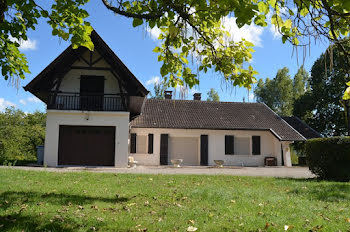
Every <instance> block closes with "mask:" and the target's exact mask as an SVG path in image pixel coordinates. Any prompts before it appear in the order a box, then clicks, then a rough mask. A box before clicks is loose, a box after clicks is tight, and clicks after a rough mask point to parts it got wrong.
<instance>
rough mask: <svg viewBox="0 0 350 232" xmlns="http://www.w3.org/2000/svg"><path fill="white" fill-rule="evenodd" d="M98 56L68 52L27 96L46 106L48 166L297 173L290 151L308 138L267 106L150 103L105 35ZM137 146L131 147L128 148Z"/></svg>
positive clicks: (97, 42)
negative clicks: (268, 164)
mask: <svg viewBox="0 0 350 232" xmlns="http://www.w3.org/2000/svg"><path fill="white" fill-rule="evenodd" d="M91 38H92V41H93V43H94V44H95V50H94V52H90V51H88V50H87V49H86V48H82V47H81V48H78V49H76V50H74V49H72V47H71V46H70V47H68V48H67V49H66V50H65V51H64V52H63V53H62V54H61V55H60V56H59V57H58V58H56V59H55V60H54V61H53V62H52V63H51V64H50V65H49V66H47V67H46V68H45V69H44V70H43V71H42V72H41V73H40V74H39V75H38V76H37V77H35V78H34V79H33V80H32V81H31V82H30V83H29V84H28V85H27V86H25V87H24V88H25V90H27V91H30V92H31V93H32V94H34V95H35V96H37V97H38V98H39V99H41V100H42V101H43V102H45V103H46V104H47V121H46V137H45V151H44V164H46V165H48V166H58V165H89V166H116V167H125V166H127V162H128V156H129V155H130V156H134V158H135V160H137V161H139V163H140V164H143V165H166V164H168V163H169V161H170V160H171V159H174V158H177V159H179V158H181V159H183V160H184V165H213V164H214V160H225V161H226V162H225V164H227V165H240V166H241V165H244V166H263V165H264V158H265V157H275V159H276V160H277V165H285V166H291V159H290V152H289V144H290V143H293V141H300V140H305V138H304V137H303V136H302V135H301V134H300V133H299V132H297V131H296V130H295V129H293V128H292V127H291V126H290V125H289V124H288V123H286V122H285V121H284V120H283V119H282V118H281V117H279V116H278V115H277V114H275V113H274V112H273V111H272V110H271V109H270V108H269V107H267V106H266V105H265V104H262V103H235V102H207V101H201V100H200V94H195V95H194V97H195V98H194V100H190V101H189V100H172V99H171V92H169V91H168V92H167V93H166V98H167V99H164V100H156V99H146V96H147V94H148V91H147V90H146V89H145V87H144V86H143V85H142V84H141V83H140V82H139V81H138V80H137V79H136V77H135V76H134V75H133V74H132V73H131V72H130V71H129V70H128V68H127V67H126V66H125V65H124V64H123V63H122V62H121V61H120V60H119V58H118V57H117V56H116V55H115V54H114V53H113V51H112V50H111V49H110V48H109V47H108V46H107V45H106V44H105V42H104V41H103V40H102V39H101V38H100V36H99V35H98V34H97V33H96V32H95V31H93V32H92V34H91ZM129 144H130V146H129Z"/></svg>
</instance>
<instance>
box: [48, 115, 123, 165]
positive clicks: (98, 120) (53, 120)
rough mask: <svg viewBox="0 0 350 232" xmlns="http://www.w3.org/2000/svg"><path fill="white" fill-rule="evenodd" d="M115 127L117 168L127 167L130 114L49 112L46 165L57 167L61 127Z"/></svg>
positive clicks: (115, 163)
mask: <svg viewBox="0 0 350 232" xmlns="http://www.w3.org/2000/svg"><path fill="white" fill-rule="evenodd" d="M60 125H69V126H113V127H115V128H116V130H115V162H114V165H115V166H116V167H126V166H127V159H128V137H129V112H105V111H86V112H83V111H62V110H47V118H46V136H45V151H44V164H45V165H47V166H57V164H58V147H59V127H60Z"/></svg>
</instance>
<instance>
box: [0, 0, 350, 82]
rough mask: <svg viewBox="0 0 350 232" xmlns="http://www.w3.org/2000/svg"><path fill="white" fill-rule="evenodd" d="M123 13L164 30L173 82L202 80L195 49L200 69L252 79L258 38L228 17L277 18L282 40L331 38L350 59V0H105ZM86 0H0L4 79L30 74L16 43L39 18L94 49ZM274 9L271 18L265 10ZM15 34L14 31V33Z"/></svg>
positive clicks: (248, 20)
mask: <svg viewBox="0 0 350 232" xmlns="http://www.w3.org/2000/svg"><path fill="white" fill-rule="evenodd" d="M101 1H102V3H103V4H104V6H105V7H106V8H107V9H109V10H111V11H113V12H114V13H116V14H118V15H122V16H125V17H129V18H133V23H132V25H133V26H134V27H137V26H140V25H145V26H148V27H150V28H154V27H158V28H159V29H160V30H161V34H160V36H159V40H161V46H159V47H158V46H157V47H156V48H155V49H154V52H156V53H159V56H158V60H159V61H160V62H163V64H162V66H161V69H160V72H161V75H162V77H163V78H164V79H165V81H166V82H169V83H170V85H171V86H172V87H176V86H177V85H181V86H182V85H188V86H189V87H190V88H191V87H193V86H194V85H197V84H198V83H199V78H198V74H197V69H195V71H192V69H191V68H190V67H189V62H188V60H189V59H188V58H190V57H193V56H197V57H196V58H197V61H198V62H194V64H193V65H198V67H197V68H198V70H199V71H203V72H207V71H208V70H211V69H213V70H215V71H216V72H220V73H221V74H222V75H223V78H224V79H225V80H226V81H229V82H230V83H232V84H233V85H234V86H244V87H247V88H250V86H251V85H252V84H253V83H254V82H255V81H256V79H255V76H256V74H257V72H256V71H255V70H254V69H253V67H252V66H251V65H249V64H248V61H250V60H251V59H252V53H253V52H254V50H253V49H252V47H253V46H254V45H253V44H252V43H250V42H249V41H245V40H243V41H240V42H233V41H230V40H229V39H228V38H229V34H228V33H227V31H226V30H225V29H224V28H223V26H222V19H223V18H224V17H227V16H229V15H234V17H236V23H237V25H238V26H239V27H242V26H244V25H250V24H252V23H255V24H256V25H259V26H262V27H266V26H267V25H268V23H271V24H272V25H274V26H275V27H276V28H277V29H278V31H279V32H280V33H281V34H282V41H283V42H286V41H289V42H290V43H292V44H293V45H295V46H298V47H303V48H306V47H307V45H309V43H310V41H311V39H310V38H315V39H316V40H321V41H322V40H327V41H329V42H330V43H331V44H336V45H338V46H339V49H342V50H343V52H344V54H345V55H346V56H345V60H346V61H347V63H348V64H349V67H350V62H348V61H349V59H350V58H349V57H350V55H349V53H348V51H347V50H346V49H344V47H343V41H344V40H340V39H344V38H345V40H349V31H350V29H349V27H350V13H349V12H350V3H349V1H343V0H333V1H326V0H264V1H262V0H261V1H257V0H241V1H227V0H215V1H214V0H197V1H192V2H188V1H186V0H176V1H174V0H136V1H127V0H119V1H113V2H110V1H108V0H101ZM87 2H88V0H65V1H55V2H54V3H53V4H52V5H51V9H45V7H43V6H40V5H38V4H37V3H36V2H35V1H34V0H27V1H23V0H11V1H9V0H7V1H5V0H1V1H0V25H1V27H0V30H1V33H0V48H1V49H0V67H1V71H2V75H3V76H4V77H5V79H8V78H11V77H20V78H24V76H25V73H26V72H29V70H28V64H27V61H26V58H25V56H24V55H23V54H22V53H20V51H19V50H18V46H19V42H20V41H21V40H26V39H27V31H28V30H29V29H33V30H34V29H35V26H36V25H37V23H38V20H39V19H40V18H46V19H47V22H48V24H49V25H50V26H51V27H52V34H53V35H54V36H59V37H60V38H62V39H64V40H70V41H71V42H72V44H73V47H74V48H77V47H78V46H85V47H87V48H89V49H90V50H93V44H92V42H91V40H90V38H89V34H90V33H91V30H92V28H91V26H90V24H89V23H88V22H87V21H86V18H87V17H88V12H86V11H85V10H84V9H83V7H84V5H85V4H86V3H87ZM269 15H272V16H271V17H270V18H269V17H267V16H269ZM10 35H11V36H10Z"/></svg>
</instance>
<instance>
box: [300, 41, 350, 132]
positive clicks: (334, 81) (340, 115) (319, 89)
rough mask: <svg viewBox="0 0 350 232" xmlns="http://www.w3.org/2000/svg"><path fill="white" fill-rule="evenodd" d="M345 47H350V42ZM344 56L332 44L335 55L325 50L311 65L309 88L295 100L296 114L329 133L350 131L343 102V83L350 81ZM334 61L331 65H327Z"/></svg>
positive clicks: (318, 129) (320, 130)
mask: <svg viewBox="0 0 350 232" xmlns="http://www.w3.org/2000/svg"><path fill="white" fill-rule="evenodd" d="M345 48H346V49H347V51H350V42H348V44H347V45H345ZM344 56H346V54H345V53H344V52H343V51H342V49H339V48H338V47H335V48H333V59H331V58H330V57H329V56H327V55H326V54H322V55H321V56H320V57H319V58H318V59H317V60H316V61H315V63H314V64H313V66H312V69H311V77H310V81H309V83H310V90H309V91H307V92H306V94H305V95H304V96H301V97H300V98H299V99H298V100H296V102H295V104H294V114H295V115H296V116H298V117H300V118H301V119H303V120H304V121H305V122H306V123H308V124H309V125H310V126H311V127H312V128H314V129H315V130H317V131H319V132H320V133H322V134H323V135H326V136H336V135H344V134H346V132H347V125H346V123H345V119H346V118H345V114H344V106H343V105H342V103H341V102H340V101H341V99H342V94H343V92H344V90H345V89H346V86H345V85H344V83H346V82H348V81H350V73H349V71H348V67H347V64H346V59H344ZM331 61H332V67H329V66H328V65H326V64H329V63H330V62H331Z"/></svg>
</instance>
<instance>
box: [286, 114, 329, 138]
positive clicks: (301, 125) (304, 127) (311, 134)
mask: <svg viewBox="0 0 350 232" xmlns="http://www.w3.org/2000/svg"><path fill="white" fill-rule="evenodd" d="M281 118H283V120H284V121H286V122H287V123H288V124H289V125H291V126H292V127H293V128H294V129H295V130H297V131H298V132H299V133H300V134H302V135H303V136H304V137H305V138H306V139H312V138H320V137H322V136H321V134H320V133H318V132H317V131H315V130H314V129H313V128H311V127H310V126H309V125H308V124H306V123H305V122H303V121H302V120H301V119H300V118H298V117H296V116H290V117H287V116H281Z"/></svg>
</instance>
